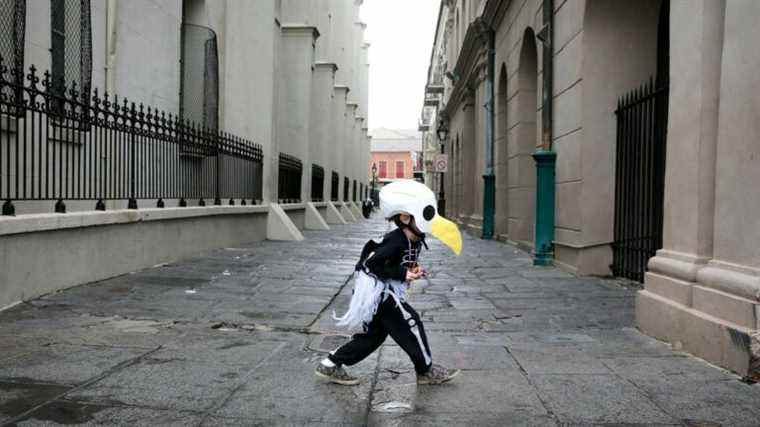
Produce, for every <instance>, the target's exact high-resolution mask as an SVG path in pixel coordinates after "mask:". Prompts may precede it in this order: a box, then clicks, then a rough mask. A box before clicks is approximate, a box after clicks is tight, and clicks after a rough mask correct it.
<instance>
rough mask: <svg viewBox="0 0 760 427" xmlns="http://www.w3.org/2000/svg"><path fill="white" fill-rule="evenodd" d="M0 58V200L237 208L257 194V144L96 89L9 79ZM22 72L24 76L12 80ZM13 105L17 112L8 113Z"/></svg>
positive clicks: (60, 205) (7, 203)
mask: <svg viewBox="0 0 760 427" xmlns="http://www.w3.org/2000/svg"><path fill="white" fill-rule="evenodd" d="M2 61H3V60H2V58H0V199H1V200H3V201H4V203H3V208H2V213H3V214H4V215H13V214H14V213H15V207H14V202H15V201H28V200H51V201H52V200H55V201H56V203H55V211H56V212H61V213H63V212H65V211H66V205H65V201H69V200H93V201H95V208H96V209H99V210H103V209H105V203H104V201H105V200H122V199H123V200H128V207H129V208H133V209H136V208H137V207H138V200H140V199H146V200H154V201H155V203H156V206H158V207H164V205H165V200H167V199H176V200H177V204H178V205H179V206H186V205H187V204H188V199H197V200H198V204H199V205H205V204H206V199H208V200H210V201H211V200H213V202H214V203H215V204H221V203H222V200H223V199H224V200H227V201H228V203H230V204H234V203H235V200H239V201H240V203H241V204H246V203H247V202H254V201H256V200H260V199H261V190H262V189H261V183H262V180H261V175H262V167H261V165H262V151H261V147H260V146H259V145H258V144H254V143H252V142H250V141H247V140H245V139H242V138H239V137H236V136H234V135H230V134H227V133H224V132H219V131H217V130H213V129H209V128H207V127H205V126H200V125H197V124H195V123H192V122H189V121H183V120H180V118H179V117H177V116H175V115H172V114H167V113H165V112H163V111H160V110H157V109H154V108H151V107H145V106H144V105H143V104H135V103H134V102H129V101H128V100H127V99H126V98H120V97H118V96H116V95H113V96H111V95H108V94H103V95H100V94H99V93H98V91H97V89H95V90H93V91H92V92H91V93H90V92H82V93H80V92H79V90H78V85H77V84H76V82H75V83H72V84H71V85H69V86H66V90H64V91H61V92H59V91H57V90H54V89H53V87H54V86H55V87H60V86H61V85H62V82H57V83H54V82H53V81H52V78H51V76H50V74H49V73H47V72H46V73H45V74H44V75H42V76H40V75H39V74H38V72H37V70H36V69H35V68H34V66H32V67H31V68H30V69H29V73H28V74H27V75H26V76H17V75H14V73H16V72H15V71H14V70H13V69H10V68H9V67H7V66H6V65H5V64H4V63H3V62H2ZM21 77H23V78H21ZM18 111H22V112H23V113H22V114H13V113H15V112H18Z"/></svg>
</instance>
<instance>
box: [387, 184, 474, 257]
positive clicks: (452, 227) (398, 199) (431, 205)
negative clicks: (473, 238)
mask: <svg viewBox="0 0 760 427" xmlns="http://www.w3.org/2000/svg"><path fill="white" fill-rule="evenodd" d="M436 206H437V203H436V200H435V194H433V192H432V191H431V190H430V189H429V188H428V187H427V186H425V185H424V184H422V183H420V182H417V181H414V180H411V179H402V180H398V181H394V182H392V183H390V184H388V185H386V186H385V187H383V188H382V189H381V190H380V209H381V210H382V212H383V216H384V217H385V219H390V218H392V217H393V216H395V215H398V214H402V213H403V214H407V215H411V216H413V217H414V222H415V224H416V225H417V228H418V229H419V230H420V231H421V232H423V233H430V234H432V235H433V237H435V238H436V239H438V240H440V241H441V242H443V244H445V245H446V246H448V247H449V248H451V250H452V251H454V253H455V254H457V255H459V254H460V253H461V252H462V235H461V234H460V233H459V228H457V226H456V224H454V223H453V222H451V221H449V220H447V219H446V218H444V217H442V216H440V215H438V211H437V208H436Z"/></svg>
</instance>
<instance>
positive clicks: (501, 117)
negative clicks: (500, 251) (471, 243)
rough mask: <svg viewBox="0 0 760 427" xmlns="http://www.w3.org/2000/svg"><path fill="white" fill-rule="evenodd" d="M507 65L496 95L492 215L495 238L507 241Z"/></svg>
mask: <svg viewBox="0 0 760 427" xmlns="http://www.w3.org/2000/svg"><path fill="white" fill-rule="evenodd" d="M508 96H509V94H508V92H507V65H506V64H502V65H501V71H500V72H499V82H498V86H497V95H496V138H495V141H494V142H495V144H494V145H495V147H494V149H495V152H496V153H495V157H496V159H495V160H496V162H495V165H494V166H495V168H494V169H495V172H496V212H495V215H494V225H495V234H496V236H497V238H501V239H507V238H508V235H509V172H508V171H509V168H508V159H509V147H508V144H507V134H508V133H509V123H508V121H507V101H508V100H507V98H508Z"/></svg>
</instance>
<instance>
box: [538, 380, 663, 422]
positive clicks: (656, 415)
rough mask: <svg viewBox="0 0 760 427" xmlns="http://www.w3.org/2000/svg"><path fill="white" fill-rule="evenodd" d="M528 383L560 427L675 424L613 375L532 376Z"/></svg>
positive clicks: (655, 406) (631, 386) (640, 393)
mask: <svg viewBox="0 0 760 427" xmlns="http://www.w3.org/2000/svg"><path fill="white" fill-rule="evenodd" d="M531 381H532V382H533V383H534V384H535V385H536V388H537V390H538V393H539V394H540V395H541V396H542V397H543V398H544V399H545V401H546V402H547V405H548V407H549V408H550V409H551V411H552V413H553V414H554V415H555V416H556V417H557V418H558V420H559V421H560V422H561V423H589V424H591V423H593V424H602V423H627V424H651V423H658V424H677V423H678V419H676V418H675V417H673V416H672V415H670V414H668V413H667V412H665V411H664V410H663V409H661V408H660V407H658V405H657V404H656V403H655V402H652V401H651V400H650V399H649V398H648V397H647V396H646V395H644V393H642V392H641V391H640V390H639V389H637V388H636V387H635V386H633V385H632V384H630V383H628V382H627V381H625V380H623V379H621V378H619V377H617V376H614V375H531Z"/></svg>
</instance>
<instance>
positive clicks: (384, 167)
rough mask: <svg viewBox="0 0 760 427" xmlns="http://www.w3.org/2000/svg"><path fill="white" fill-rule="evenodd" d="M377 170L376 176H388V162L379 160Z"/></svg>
mask: <svg viewBox="0 0 760 427" xmlns="http://www.w3.org/2000/svg"><path fill="white" fill-rule="evenodd" d="M379 171H380V173H379V175H378V176H379V177H380V178H388V163H387V162H384V161H381V162H380V168H379Z"/></svg>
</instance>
